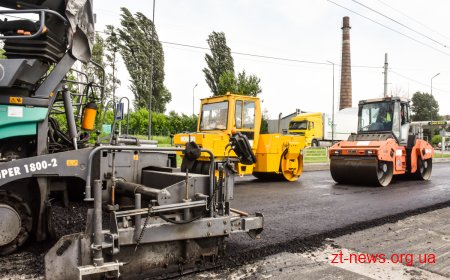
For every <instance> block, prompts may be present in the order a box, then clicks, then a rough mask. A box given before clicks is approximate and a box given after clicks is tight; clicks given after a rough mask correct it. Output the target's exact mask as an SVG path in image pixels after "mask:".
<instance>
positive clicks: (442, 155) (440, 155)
mask: <svg viewBox="0 0 450 280" xmlns="http://www.w3.org/2000/svg"><path fill="white" fill-rule="evenodd" d="M434 157H435V158H450V154H446V153H444V154H443V153H442V152H441V151H436V150H435V151H434Z"/></svg>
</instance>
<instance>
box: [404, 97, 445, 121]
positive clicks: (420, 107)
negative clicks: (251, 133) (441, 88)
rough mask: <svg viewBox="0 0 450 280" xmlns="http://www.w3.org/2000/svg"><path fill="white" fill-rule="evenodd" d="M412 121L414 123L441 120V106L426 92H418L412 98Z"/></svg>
mask: <svg viewBox="0 0 450 280" xmlns="http://www.w3.org/2000/svg"><path fill="white" fill-rule="evenodd" d="M411 100H412V106H411V112H412V119H413V121H429V120H431V119H432V120H440V119H441V117H440V116H439V104H438V103H437V101H436V99H434V96H432V95H431V94H429V93H425V92H416V93H414V95H413V97H412V99H411Z"/></svg>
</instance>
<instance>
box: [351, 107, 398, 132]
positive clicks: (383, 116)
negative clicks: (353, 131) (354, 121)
mask: <svg viewBox="0 0 450 280" xmlns="http://www.w3.org/2000/svg"><path fill="white" fill-rule="evenodd" d="M392 117H393V106H391V102H390V101H389V102H375V103H369V104H363V105H361V106H360V108H359V121H358V131H361V132H373V131H392Z"/></svg>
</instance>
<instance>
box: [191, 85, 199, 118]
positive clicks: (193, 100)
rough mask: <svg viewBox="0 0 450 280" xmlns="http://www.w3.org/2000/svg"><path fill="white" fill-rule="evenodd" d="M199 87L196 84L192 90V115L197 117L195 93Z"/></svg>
mask: <svg viewBox="0 0 450 280" xmlns="http://www.w3.org/2000/svg"><path fill="white" fill-rule="evenodd" d="M197 86H198V84H195V86H194V87H193V88H192V115H193V116H194V115H195V109H194V104H195V103H194V102H195V99H194V92H195V88H196V87H197Z"/></svg>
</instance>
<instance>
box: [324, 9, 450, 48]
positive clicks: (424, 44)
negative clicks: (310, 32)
mask: <svg viewBox="0 0 450 280" xmlns="http://www.w3.org/2000/svg"><path fill="white" fill-rule="evenodd" d="M327 1H328V2H330V3H332V4H334V5H336V6H338V7H341V8H342V9H344V10H347V11H349V12H351V13H354V14H356V15H358V16H360V17H363V18H365V19H367V20H369V21H371V22H373V23H376V24H378V25H380V26H382V27H384V28H386V29H389V30H391V31H393V32H395V33H398V34H400V35H402V36H404V37H406V38H408V39H410V40H413V41H415V42H417V43H419V44H421V45H423V46H426V47H428V48H430V49H433V50H435V51H437V52H440V53H442V54H444V55H446V56H450V53H447V52H444V51H442V50H439V49H437V48H435V47H433V46H431V45H428V44H427V43H424V42H422V41H419V40H417V39H415V38H413V37H411V36H409V35H406V34H405V33H402V32H400V31H398V30H395V29H393V28H391V27H389V26H387V25H384V24H382V23H379V22H378V21H376V20H373V19H371V18H369V17H367V16H365V15H363V14H361V13H358V12H355V11H353V10H351V9H349V8H347V7H344V6H342V5H340V4H338V3H336V2H334V1H332V0H327Z"/></svg>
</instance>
